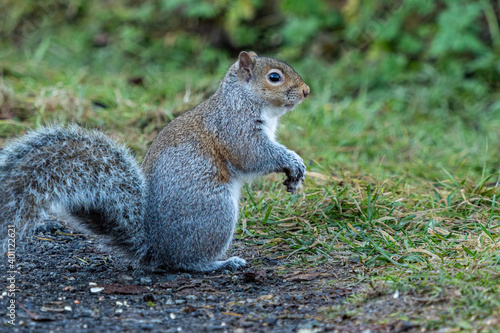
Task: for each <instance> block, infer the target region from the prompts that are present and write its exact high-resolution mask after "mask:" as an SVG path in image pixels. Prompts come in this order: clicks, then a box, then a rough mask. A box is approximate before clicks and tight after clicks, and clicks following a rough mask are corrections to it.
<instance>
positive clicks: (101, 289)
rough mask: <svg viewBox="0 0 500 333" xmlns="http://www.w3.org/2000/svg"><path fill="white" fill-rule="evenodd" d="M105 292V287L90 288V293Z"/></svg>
mask: <svg viewBox="0 0 500 333" xmlns="http://www.w3.org/2000/svg"><path fill="white" fill-rule="evenodd" d="M103 290H104V288H103V287H92V288H90V292H91V293H100V292H101V291H103Z"/></svg>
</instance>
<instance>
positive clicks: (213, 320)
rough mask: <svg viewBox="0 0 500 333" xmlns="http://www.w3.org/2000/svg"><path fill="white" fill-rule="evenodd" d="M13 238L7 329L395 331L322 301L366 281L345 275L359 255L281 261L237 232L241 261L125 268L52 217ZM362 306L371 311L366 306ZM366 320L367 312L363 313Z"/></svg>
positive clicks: (4, 314) (396, 325) (3, 312)
mask: <svg viewBox="0 0 500 333" xmlns="http://www.w3.org/2000/svg"><path fill="white" fill-rule="evenodd" d="M45 229H46V230H45V231H44V232H39V233H38V234H37V235H36V237H35V238H33V240H32V241H31V242H30V243H29V244H27V245H26V246H25V248H24V249H20V248H19V247H18V249H17V253H16V264H17V269H18V271H19V272H18V274H15V297H14V298H13V299H15V301H16V303H15V305H16V309H15V315H16V317H15V324H16V325H15V326H13V327H10V326H8V323H7V322H8V321H9V320H10V318H9V317H8V311H9V310H8V309H7V306H8V305H9V304H10V303H9V302H10V299H11V298H10V297H9V296H8V294H7V291H8V289H7V288H8V285H7V283H6V281H7V279H8V277H9V276H10V275H9V274H8V273H7V272H8V267H7V260H3V261H2V264H1V266H0V269H1V272H2V273H1V280H0V281H1V282H0V287H1V292H2V299H0V302H1V304H2V307H1V309H0V320H1V321H0V325H1V326H0V331H4V329H6V331H12V332H51V331H52V332H71V331H77V332H80V331H81V332H85V331H88V332H114V331H116V332H136V331H152V332H159V331H161V332H180V331H184V332H211V331H220V332H269V331H274V332H297V331H300V332H303V333H305V332H323V331H325V332H330V331H338V332H363V331H364V332H394V331H413V330H415V329H416V327H413V326H411V325H410V326H408V325H406V326H405V325H404V323H403V324H402V323H401V322H400V321H393V322H392V323H388V324H383V325H380V324H379V325H373V324H367V323H363V322H360V321H359V318H358V319H356V318H351V317H349V316H343V317H340V318H339V317H337V318H335V317H333V318H329V314H328V313H329V312H328V309H329V308H330V307H335V306H338V305H340V304H342V301H343V300H344V299H345V298H346V297H348V296H350V295H353V294H355V293H356V292H357V291H360V289H362V288H365V287H366V286H362V285H357V286H356V284H353V283H352V281H353V278H354V277H355V276H356V274H357V273H356V272H357V270H360V269H363V267H362V265H360V264H357V263H353V262H344V263H342V262H336V263H333V264H332V265H323V266H321V267H319V268H318V267H316V268H314V269H309V270H307V269H297V267H286V266H283V263H284V262H283V261H280V260H274V259H271V258H270V257H271V255H270V254H266V253H261V249H260V248H259V247H257V246H255V245H250V244H244V243H243V242H236V243H235V244H234V246H233V247H232V253H231V255H240V256H242V257H244V258H246V259H248V261H249V263H250V266H249V267H248V268H246V269H245V270H242V271H238V272H234V273H230V272H219V273H212V274H188V273H179V274H169V273H167V272H161V271H160V272H154V273H151V272H144V271H140V270H135V269H133V268H132V267H131V266H130V265H129V264H127V263H124V262H123V260H118V259H116V260H115V259H112V257H109V253H108V252H106V251H103V250H101V249H99V248H97V247H96V246H94V240H93V239H92V238H91V237H88V236H83V235H73V234H69V233H70V232H71V231H70V230H68V229H66V228H61V227H60V226H59V225H58V224H56V223H54V222H50V223H49V227H48V228H45ZM366 311H370V310H369V309H368V310H366ZM368 322H370V321H368Z"/></svg>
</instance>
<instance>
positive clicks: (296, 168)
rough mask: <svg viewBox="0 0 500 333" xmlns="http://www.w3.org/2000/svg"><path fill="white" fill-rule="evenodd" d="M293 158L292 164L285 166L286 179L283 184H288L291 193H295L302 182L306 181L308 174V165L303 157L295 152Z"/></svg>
mask: <svg viewBox="0 0 500 333" xmlns="http://www.w3.org/2000/svg"><path fill="white" fill-rule="evenodd" d="M293 154H294V155H295V156H293V160H292V162H291V164H290V166H288V167H286V168H285V174H286V179H285V181H284V182H283V185H285V186H286V191H287V192H290V193H292V194H293V193H295V192H296V191H297V189H298V188H299V185H300V182H302V181H304V179H305V174H306V166H305V165H304V161H303V160H302V158H301V157H300V156H299V155H297V154H296V153H293Z"/></svg>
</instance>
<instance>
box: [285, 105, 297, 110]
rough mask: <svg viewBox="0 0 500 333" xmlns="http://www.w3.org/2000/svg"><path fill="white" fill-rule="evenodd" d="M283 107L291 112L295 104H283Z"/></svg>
mask: <svg viewBox="0 0 500 333" xmlns="http://www.w3.org/2000/svg"><path fill="white" fill-rule="evenodd" d="M283 107H284V108H285V109H287V111H291V110H292V109H293V108H294V107H295V104H285V105H283Z"/></svg>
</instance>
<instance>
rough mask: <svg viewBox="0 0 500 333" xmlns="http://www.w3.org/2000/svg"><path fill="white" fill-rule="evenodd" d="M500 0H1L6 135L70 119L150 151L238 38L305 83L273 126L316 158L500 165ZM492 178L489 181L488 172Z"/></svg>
mask: <svg viewBox="0 0 500 333" xmlns="http://www.w3.org/2000/svg"><path fill="white" fill-rule="evenodd" d="M499 5H500V1H493V0H491V1H490V0H477V1H473V0H442V1H429V0H401V1H395V0H393V1H384V0H373V1H361V0H343V1H328V0H308V1H303V0H269V1H264V0H235V1H226V0H182V1H181V0H129V1H118V0H106V1H104V0H88V1H75V0H47V1H36V0H2V1H0V7H1V8H0V12H1V13H2V18H1V20H0V71H1V73H2V82H1V88H0V91H1V93H0V137H1V138H2V139H5V138H8V137H11V136H13V135H15V134H18V133H21V132H22V131H24V130H25V129H26V128H27V127H28V126H37V125H40V124H44V123H65V122H77V123H80V124H86V125H87V126H89V127H99V128H103V129H105V130H106V131H108V132H111V133H114V134H115V135H116V136H117V137H121V138H124V139H125V140H126V141H127V142H128V144H129V145H130V146H131V147H132V148H133V149H134V150H135V151H136V152H137V153H138V154H139V155H141V154H143V153H144V151H145V149H146V148H147V147H148V145H149V144H150V142H151V140H152V138H153V137H154V135H155V134H156V133H157V132H158V130H159V129H160V128H161V127H162V126H164V125H165V123H166V122H168V120H169V119H172V117H175V115H177V114H178V113H179V112H182V111H184V110H186V109H188V108H190V107H192V106H194V105H196V104H197V103H199V102H200V101H202V100H203V99H205V98H206V97H207V96H209V95H210V94H211V93H212V92H213V91H214V90H215V89H216V88H217V84H218V81H219V80H220V78H221V77H222V76H223V74H224V72H225V70H226V69H227V67H228V66H229V65H230V64H231V62H233V61H235V59H236V56H237V54H238V53H239V52H240V51H241V50H253V51H256V52H257V53H259V54H262V55H268V56H272V57H276V58H279V59H283V60H285V61H287V62H288V63H290V64H292V66H293V67H294V68H295V69H296V70H297V71H298V72H299V73H300V74H301V75H302V76H303V78H304V80H305V81H306V83H307V84H309V85H310V87H311V90H312V95H311V98H308V101H306V102H305V103H304V104H303V105H302V106H300V107H299V108H297V109H296V110H294V111H293V112H292V113H290V114H289V115H287V116H285V117H284V122H283V125H281V126H280V139H281V140H282V141H283V142H284V143H286V144H287V145H289V146H291V147H292V148H294V149H297V150H299V152H300V153H301V154H302V155H303V156H304V157H305V158H306V159H308V160H310V161H311V162H310V165H311V166H312V167H313V168H317V169H318V170H320V171H325V172H334V171H335V170H340V169H344V170H352V171H353V172H361V173H369V174H372V175H373V174H374V172H377V173H379V174H380V176H381V177H384V176H387V175H391V174H394V173H396V174H405V173H406V174H409V175H410V174H411V175H412V176H413V177H423V178H425V179H436V178H440V177H441V178H442V177H448V176H450V175H453V177H483V178H484V177H485V175H493V178H495V177H497V174H498V170H499V169H500V159H499V158H498V156H499V153H500V143H499V142H500V140H499V139H500V101H499V100H498V96H499V71H500V29H499V22H498V19H499ZM495 179H496V178H495Z"/></svg>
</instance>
